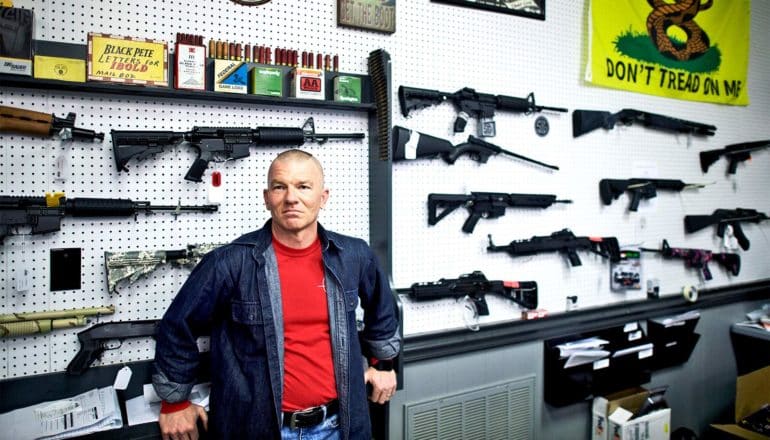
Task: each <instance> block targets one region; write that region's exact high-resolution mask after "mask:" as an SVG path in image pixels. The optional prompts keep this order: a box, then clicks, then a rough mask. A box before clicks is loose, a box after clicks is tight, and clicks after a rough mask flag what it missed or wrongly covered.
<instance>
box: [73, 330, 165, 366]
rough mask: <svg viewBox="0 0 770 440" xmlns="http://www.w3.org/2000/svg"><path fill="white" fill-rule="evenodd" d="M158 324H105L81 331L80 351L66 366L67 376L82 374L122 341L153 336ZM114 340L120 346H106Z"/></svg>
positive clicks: (79, 339) (79, 334) (79, 338)
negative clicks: (105, 352)
mask: <svg viewBox="0 0 770 440" xmlns="http://www.w3.org/2000/svg"><path fill="white" fill-rule="evenodd" d="M159 322H160V321H159V320H157V319H150V320H145V321H118V322H105V323H103V324H96V325H94V326H92V327H91V328H89V329H86V330H83V331H82V332H80V333H78V341H80V351H78V354H76V355H75V357H74V358H72V360H71V361H70V363H69V365H67V374H69V375H72V376H79V375H81V374H83V372H84V371H86V370H87V369H88V367H90V366H91V364H93V363H94V361H95V360H96V359H98V358H99V357H100V356H101V355H102V353H104V350H115V349H117V348H120V345H121V344H122V342H123V340H124V339H128V338H141V337H146V336H155V331H156V329H157V326H158V323H159ZM115 340H118V341H120V342H121V344H119V345H117V346H111V345H108V342H110V341H115Z"/></svg>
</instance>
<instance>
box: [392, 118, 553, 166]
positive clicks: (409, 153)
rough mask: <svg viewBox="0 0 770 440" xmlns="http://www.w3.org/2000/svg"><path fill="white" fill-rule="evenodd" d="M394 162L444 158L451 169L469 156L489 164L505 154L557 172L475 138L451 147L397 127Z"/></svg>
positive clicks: (430, 137)
mask: <svg viewBox="0 0 770 440" xmlns="http://www.w3.org/2000/svg"><path fill="white" fill-rule="evenodd" d="M393 139H394V141H393V142H394V144H393V145H394V147H393V161H394V162H398V161H402V160H411V159H417V158H421V157H427V158H434V157H441V158H442V159H443V160H444V162H446V163H448V164H450V165H452V164H454V163H455V161H456V160H457V159H458V158H459V157H460V156H462V155H463V154H467V155H468V156H470V158H471V159H472V160H475V161H476V162H480V163H487V160H488V159H489V156H492V155H493V154H499V153H502V154H506V155H508V156H511V157H515V158H517V159H521V160H524V161H527V162H531V163H534V164H537V165H540V166H541V167H545V168H550V169H552V170H558V169H559V167H557V166H555V165H548V164H547V163H543V162H539V161H537V160H535V159H530V158H528V157H526V156H522V155H520V154H516V153H514V152H512V151H508V150H504V149H502V148H500V147H498V146H497V145H495V144H491V143H489V142H486V141H483V140H481V139H479V138H477V137H475V136H472V135H471V136H468V141H467V142H463V143H462V144H458V145H452V143H451V142H449V141H448V140H445V139H441V138H437V137H434V136H430V135H427V134H424V133H420V132H419V131H412V130H409V129H407V128H404V127H399V126H398V125H396V126H394V127H393Z"/></svg>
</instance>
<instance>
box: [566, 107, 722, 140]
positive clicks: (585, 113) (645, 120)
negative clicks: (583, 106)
mask: <svg viewBox="0 0 770 440" xmlns="http://www.w3.org/2000/svg"><path fill="white" fill-rule="evenodd" d="M634 122H641V123H642V125H644V126H645V127H648V128H654V129H656V130H664V131H673V132H677V133H687V134H693V135H701V136H713V135H714V132H715V131H716V129H717V128H716V127H715V126H713V125H708V124H701V123H699V122H692V121H687V120H684V119H677V118H672V117H671V116H665V115H658V114H655V113H647V112H644V111H641V110H634V109H630V108H626V109H623V110H621V111H619V112H617V113H611V112H605V111H595V110H575V111H573V112H572V136H573V137H578V136H580V135H583V134H585V133H588V132H589V131H594V130H596V129H597V128H605V129H607V130H612V129H613V128H615V124H617V123H621V124H624V125H631V124H633V123H634Z"/></svg>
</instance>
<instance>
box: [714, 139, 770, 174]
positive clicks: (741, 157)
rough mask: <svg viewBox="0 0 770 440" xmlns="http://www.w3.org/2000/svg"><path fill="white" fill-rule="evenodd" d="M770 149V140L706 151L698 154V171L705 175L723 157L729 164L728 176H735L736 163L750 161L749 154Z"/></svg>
mask: <svg viewBox="0 0 770 440" xmlns="http://www.w3.org/2000/svg"><path fill="white" fill-rule="evenodd" d="M767 147H770V140H764V141H756V142H743V143H741V144H731V145H727V146H725V147H724V148H721V149H718V150H708V151H701V152H700V169H701V170H702V171H703V172H704V173H705V172H708V170H709V167H710V166H711V164H713V163H714V162H716V161H718V160H719V158H720V157H722V156H725V157H727V160H728V161H729V162H730V164H729V165H728V166H727V173H728V174H735V172H736V170H737V169H738V163H739V162H743V161H745V160H749V159H751V152H752V151H754V150H761V149H763V148H767Z"/></svg>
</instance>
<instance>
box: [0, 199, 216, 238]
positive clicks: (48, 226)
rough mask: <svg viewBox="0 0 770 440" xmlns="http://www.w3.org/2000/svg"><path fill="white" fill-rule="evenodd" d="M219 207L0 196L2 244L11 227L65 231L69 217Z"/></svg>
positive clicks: (187, 210)
mask: <svg viewBox="0 0 770 440" xmlns="http://www.w3.org/2000/svg"><path fill="white" fill-rule="evenodd" d="M217 209H218V206H217V205H199V206H184V205H161V206H153V205H151V204H150V202H134V201H132V200H129V199H89V198H75V199H67V198H66V197H64V196H63V195H62V194H55V195H53V196H50V195H47V196H46V197H27V196H0V244H3V240H4V239H5V237H6V236H8V235H10V232H11V228H15V227H18V226H31V227H32V231H31V233H32V234H44V233H48V232H56V231H58V230H59V229H61V220H62V217H64V216H65V215H70V216H73V217H130V216H136V215H137V214H138V213H139V212H141V211H144V212H145V213H146V214H150V213H152V212H154V211H167V212H171V213H173V214H174V215H177V214H180V213H182V212H189V211H199V212H216V211H217Z"/></svg>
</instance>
